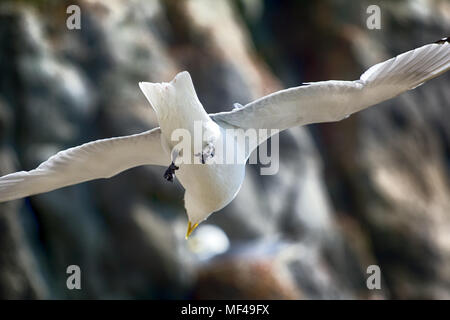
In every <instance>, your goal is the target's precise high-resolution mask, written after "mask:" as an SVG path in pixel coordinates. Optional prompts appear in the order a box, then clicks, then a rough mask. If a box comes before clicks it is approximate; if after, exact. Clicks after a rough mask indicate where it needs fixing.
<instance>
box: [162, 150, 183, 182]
mask: <svg viewBox="0 0 450 320" xmlns="http://www.w3.org/2000/svg"><path fill="white" fill-rule="evenodd" d="M179 155H180V151H179V150H177V149H173V150H172V154H171V156H172V163H171V164H170V166H169V167H168V168H167V170H166V171H165V172H164V179H166V180H167V181H170V182H173V177H174V176H175V171H176V170H178V169H180V167H179V166H177V165H175V161H176V160H177V158H178V156H179Z"/></svg>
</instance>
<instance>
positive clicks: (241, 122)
mask: <svg viewBox="0 0 450 320" xmlns="http://www.w3.org/2000/svg"><path fill="white" fill-rule="evenodd" d="M448 41H449V40H448V38H446V39H443V40H440V41H438V42H437V43H433V44H428V45H425V46H422V47H420V48H417V49H415V50H411V51H408V52H405V53H403V54H401V55H399V56H397V57H395V58H392V59H390V60H387V61H385V62H382V63H379V64H376V65H374V66H373V67H371V68H370V69H368V70H367V71H366V72H364V74H363V75H362V76H361V78H360V79H359V80H355V81H335V80H331V81H322V82H315V83H310V84H308V85H304V86H300V87H295V88H290V89H286V90H281V91H278V92H275V93H273V94H270V95H268V96H265V97H263V98H260V99H258V100H255V101H253V102H251V103H249V104H247V105H245V106H244V107H242V108H236V109H234V110H232V111H229V112H221V113H216V114H212V115H210V116H211V118H212V119H213V120H215V121H218V122H220V121H222V122H225V123H228V124H231V125H233V126H236V127H240V128H244V129H247V128H255V129H259V128H264V129H280V130H284V129H287V128H290V127H293V126H299V125H305V124H309V123H318V122H330V121H339V120H342V119H344V118H346V117H347V116H348V115H350V114H352V113H355V112H357V111H360V110H362V109H365V108H367V107H369V106H372V105H374V104H377V103H379V102H382V101H385V100H388V99H390V98H393V97H395V96H397V95H399V94H400V93H402V92H405V91H407V90H410V89H413V88H415V87H417V86H419V85H420V84H422V83H424V82H425V81H427V80H430V79H432V78H434V77H436V76H438V75H440V74H442V73H444V72H446V71H447V70H449V68H450V44H449V42H448Z"/></svg>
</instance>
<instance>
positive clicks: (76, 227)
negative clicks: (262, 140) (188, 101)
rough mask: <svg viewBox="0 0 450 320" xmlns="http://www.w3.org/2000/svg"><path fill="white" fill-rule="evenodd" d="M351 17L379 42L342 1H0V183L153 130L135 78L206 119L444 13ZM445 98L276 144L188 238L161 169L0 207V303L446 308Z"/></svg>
mask: <svg viewBox="0 0 450 320" xmlns="http://www.w3.org/2000/svg"><path fill="white" fill-rule="evenodd" d="M70 4H77V5H79V6H80V8H81V29H80V30H68V29H67V28H66V19H67V17H68V14H67V13H66V8H67V7H68V6H69V5H70ZM370 4H378V5H379V6H380V8H382V11H381V12H382V28H381V29H380V30H368V29H367V28H366V18H367V13H366V8H367V7H368V5H369V3H365V2H359V1H358V2H356V1H339V0H329V1H269V0H265V1H263V0H260V1H258V0H248V1H246V0H241V1H225V0H221V1H209V0H187V1H178V0H171V1H169V0H167V1H153V0H152V1H144V0H139V1H138V0H133V1H121V0H114V1H99V0H82V1H81V0H80V1H56V0H55V1H52V0H48V1H38V0H36V1H25V0H22V1H2V2H1V3H0V71H1V76H0V141H1V144H0V173H1V174H2V175H3V174H7V173H10V172H13V171H15V170H29V169H32V168H34V167H35V166H37V165H38V164H39V163H40V162H42V161H44V160H46V159H47V158H48V157H49V156H50V155H52V154H54V153H56V152H57V151H58V150H61V149H65V148H68V147H71V146H75V145H78V144H81V143H83V142H87V141H90V140H94V139H99V138H106V137H111V136H119V135H126V134H132V133H137V132H141V131H144V130H147V129H149V128H152V127H154V126H156V125H157V123H156V118H155V115H154V113H153V111H152V110H151V108H150V106H149V105H148V102H147V101H146V100H145V98H144V95H143V94H142V93H141V92H140V90H139V88H138V85H137V83H138V82H139V81H151V82H161V81H168V80H170V79H171V78H172V77H173V76H174V75H175V74H176V73H177V72H178V71H181V70H188V71H189V72H190V74H191V76H192V78H193V81H194V85H195V87H196V90H197V93H198V95H199V98H200V101H201V102H202V103H203V105H204V106H205V109H206V110H207V111H208V112H211V113H212V112H218V111H223V110H229V109H231V108H232V105H233V103H235V102H238V103H241V104H245V103H247V102H249V101H251V100H253V99H255V98H258V97H260V96H262V95H265V94H268V93H270V92H272V91H276V90H279V89H280V88H284V87H288V86H295V85H299V84H300V83H302V82H307V81H317V80H327V79H344V80H352V79H356V78H358V77H359V75H360V74H361V73H362V72H363V71H364V70H365V69H366V68H367V67H369V66H370V65H372V64H374V63H377V62H379V61H382V60H383V59H386V58H389V57H391V56H393V55H396V54H399V53H401V52H403V51H407V50H410V49H413V48H415V47H418V46H420V45H423V44H426V43H429V42H432V41H436V40H437V39H439V38H441V37H443V36H448V33H449V30H450V5H449V3H448V1H438V0H435V1H428V2H424V1H395V2H390V1H371V2H370ZM449 84H450V74H446V75H444V76H441V77H440V78H438V79H435V80H433V81H431V82H430V83H427V84H425V85H424V86H422V87H420V88H417V89H416V90H414V91H413V92H409V93H406V94H404V95H402V96H400V97H398V98H396V99H393V100H391V101H388V102H385V103H383V104H380V105H379V106H377V107H374V108H371V109H368V110H366V111H363V112H361V113H359V114H356V115H354V116H352V117H350V118H349V119H347V120H345V121H342V122H340V123H333V124H321V125H313V126H309V127H302V128H294V129H291V130H288V131H286V132H283V133H281V134H280V137H279V140H280V170H279V172H278V174H277V175H273V176H260V175H259V168H258V167H257V166H255V165H252V166H248V170H247V176H246V180H245V182H244V185H243V187H242V189H241V191H240V193H239V194H238V196H237V198H236V199H235V200H234V201H233V202H232V203H231V204H230V205H228V206H227V207H226V208H225V209H223V210H221V211H220V212H218V213H216V214H213V215H212V216H211V217H210V218H209V219H208V221H207V222H206V223H205V225H202V226H200V227H199V228H198V230H197V232H196V234H194V236H193V237H192V239H190V240H189V241H185V240H184V232H185V228H186V222H187V219H186V215H185V213H184V209H183V200H182V199H183V198H182V197H183V190H182V188H181V186H180V185H179V184H177V183H175V184H170V183H167V182H166V181H165V180H164V179H163V178H162V175H163V172H164V168H157V167H140V168H135V169H132V170H129V171H127V172H124V173H122V174H120V175H118V176H116V177H113V178H111V179H109V180H99V181H93V182H89V183H83V184H81V185H77V186H72V187H68V188H64V189H60V190H57V191H53V192H50V193H47V194H42V195H38V196H34V197H30V198H27V199H24V200H20V201H13V202H10V203H4V204H0V298H4V299H5V298H6V299H11V298H27V299H36V298H37V299H45V298H96V299H105V298H128V299H133V298H198V299H204V298H228V299H232V298H243V299H247V298H254V299H311V298H324V299H330V298H338V299H341V298H343V299H347V298H348V299H353V298H362V299H365V298H450V272H449V270H450V191H449V174H450V171H449V169H450V118H449V117H448V111H449V108H450V105H449V103H450V90H449ZM202 229H203V230H202ZM224 250H226V251H225V252H223V251H224ZM74 264H75V265H79V266H80V268H81V270H82V289H81V290H68V289H67V287H66V279H67V276H68V274H67V273H66V268H67V267H68V266H69V265H74ZM373 264H376V265H379V266H380V268H381V273H382V289H381V290H368V289H367V287H366V279H367V277H368V274H367V273H366V269H367V267H368V266H369V265H373Z"/></svg>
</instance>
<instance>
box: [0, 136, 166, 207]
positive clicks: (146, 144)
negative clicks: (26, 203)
mask: <svg viewBox="0 0 450 320" xmlns="http://www.w3.org/2000/svg"><path fill="white" fill-rule="evenodd" d="M160 136H161V131H160V129H159V128H155V129H152V130H149V131H146V132H143V133H140V134H135V135H130V136H125V137H117V138H110V139H102V140H97V141H93V142H89V143H85V144H83V145H81V146H78V147H74V148H70V149H67V150H64V151H61V152H58V153H57V154H56V155H54V156H52V157H50V158H49V159H48V160H47V161H45V162H43V163H41V164H40V165H39V166H38V167H37V168H36V169H34V170H30V171H20V172H15V173H11V174H8V175H6V176H3V177H1V178H0V202H3V201H8V200H13V199H18V198H23V197H26V196H29V195H33V194H37V193H42V192H47V191H51V190H54V189H58V188H62V187H65V186H69V185H72V184H76V183H80V182H84V181H88V180H93V179H99V178H109V177H112V176H114V175H116V174H118V173H119V172H122V171H124V170H127V169H129V168H132V167H136V166H140V165H146V164H152V165H161V166H165V165H167V164H168V163H170V157H169V156H168V155H167V154H166V152H165V151H164V150H163V148H162V146H161V138H160Z"/></svg>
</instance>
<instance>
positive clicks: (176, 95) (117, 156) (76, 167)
mask: <svg viewBox="0 0 450 320" xmlns="http://www.w3.org/2000/svg"><path fill="white" fill-rule="evenodd" d="M449 69H450V43H449V37H447V38H444V39H441V40H439V41H437V42H435V43H431V44H427V45H424V46H422V47H419V48H417V49H414V50H411V51H408V52H405V53H403V54H400V55H398V56H396V57H394V58H392V59H389V60H387V61H384V62H381V63H378V64H376V65H374V66H372V67H371V68H369V69H368V70H367V71H365V72H364V73H363V74H362V75H361V77H360V78H359V79H358V80H355V81H336V80H330V81H320V82H312V83H306V84H303V85H301V86H298V87H293V88H289V89H285V90H281V91H278V92H275V93H272V94H269V95H267V96H265V97H262V98H259V99H257V100H255V101H253V102H250V103H248V104H246V105H244V106H243V105H240V104H235V105H234V108H233V109H232V110H231V111H226V112H220V113H215V114H208V113H207V112H206V111H205V109H204V108H203V106H202V104H201V103H200V101H199V99H198V97H197V94H196V92H195V89H194V85H193V83H192V79H191V76H190V75H189V73H188V72H187V71H184V72H181V73H178V74H177V75H176V76H175V78H174V79H173V80H172V81H170V82H162V83H149V82H140V83H139V87H140V88H141V90H142V91H143V93H144V95H145V97H146V98H147V100H148V101H149V102H150V104H151V106H152V108H153V109H154V111H155V112H156V116H157V119H158V124H159V127H157V128H154V129H152V130H149V131H146V132H142V133H139V134H134V135H130V136H122V137H115V138H109V139H102V140H97V141H92V142H89V143H85V144H83V145H81V146H77V147H73V148H70V149H67V150H64V151H60V152H58V153H57V154H56V155H54V156H52V157H50V158H49V159H48V160H47V161H45V162H43V163H42V164H40V165H39V166H38V167H37V168H36V169H33V170H30V171H20V172H15V173H11V174H8V175H5V176H3V177H0V202H4V201H9V200H13V199H19V198H23V197H27V196H31V195H35V194H38V193H43V192H48V191H51V190H55V189H58V188H62V187H66V186H69V185H73V184H77V183H81V182H85V181H88V180H93V179H99V178H110V177H112V176H114V175H116V174H118V173H120V172H122V171H124V170H127V169H129V168H133V167H137V166H141V165H156V166H164V167H167V170H166V171H165V173H164V178H165V179H167V180H168V181H173V178H174V177H175V176H176V177H177V180H178V181H179V182H180V183H181V185H182V186H183V187H184V189H185V195H184V205H185V209H186V213H187V216H188V227H187V232H186V239H187V238H188V237H189V235H190V234H191V233H192V231H193V230H194V229H195V228H196V227H197V226H198V225H199V224H200V223H201V222H202V221H204V220H206V219H207V218H208V216H209V215H210V214H211V213H213V212H216V211H218V210H220V209H222V208H223V207H225V206H226V205H227V204H229V203H230V202H231V201H232V200H233V199H234V198H235V197H236V195H237V193H238V192H239V189H240V187H241V185H242V182H243V180H244V175H245V161H246V160H247V159H248V157H249V155H250V153H251V152H252V150H253V149H254V148H255V147H256V146H253V147H252V148H245V152H244V160H245V161H244V162H242V163H232V164H228V163H214V162H213V161H212V160H214V158H216V157H218V155H219V153H220V152H221V151H220V150H218V149H219V148H216V146H217V145H218V144H219V143H221V142H223V140H224V139H225V130H226V129H233V128H234V129H243V130H246V129H255V130H256V129H278V130H279V131H281V130H285V129H288V128H291V127H295V126H302V125H306V124H311V123H319V122H333V121H340V120H342V119H345V118H347V117H348V116H349V115H351V114H353V113H355V112H357V111H360V110H362V109H365V108H367V107H370V106H372V105H375V104H378V103H380V102H382V101H385V100H388V99H391V98H393V97H395V96H398V95H399V94H401V93H403V92H405V91H408V90H411V89H414V88H416V87H418V86H420V85H421V84H423V83H424V82H426V81H428V80H430V79H432V78H435V77H437V76H439V75H441V74H442V73H444V72H446V71H448V70H449ZM195 123H197V124H198V123H200V126H201V129H202V130H203V135H202V139H201V141H200V143H201V152H197V153H195V154H194V153H193V152H192V153H191V154H188V153H189V152H184V154H183V156H187V157H188V158H189V157H190V158H198V159H200V161H197V162H196V163H180V161H178V160H179V158H180V153H182V152H180V150H178V149H177V148H176V146H177V145H178V143H177V142H176V141H174V140H173V133H174V132H175V131H176V130H177V129H183V130H185V131H187V132H189V133H192V134H194V131H195V126H194V124H195ZM232 141H235V142H234V143H236V146H233V147H236V148H241V149H242V148H243V146H242V145H239V143H238V142H236V141H237V140H232ZM247 149H248V150H247ZM184 151H186V149H185V150H184Z"/></svg>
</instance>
